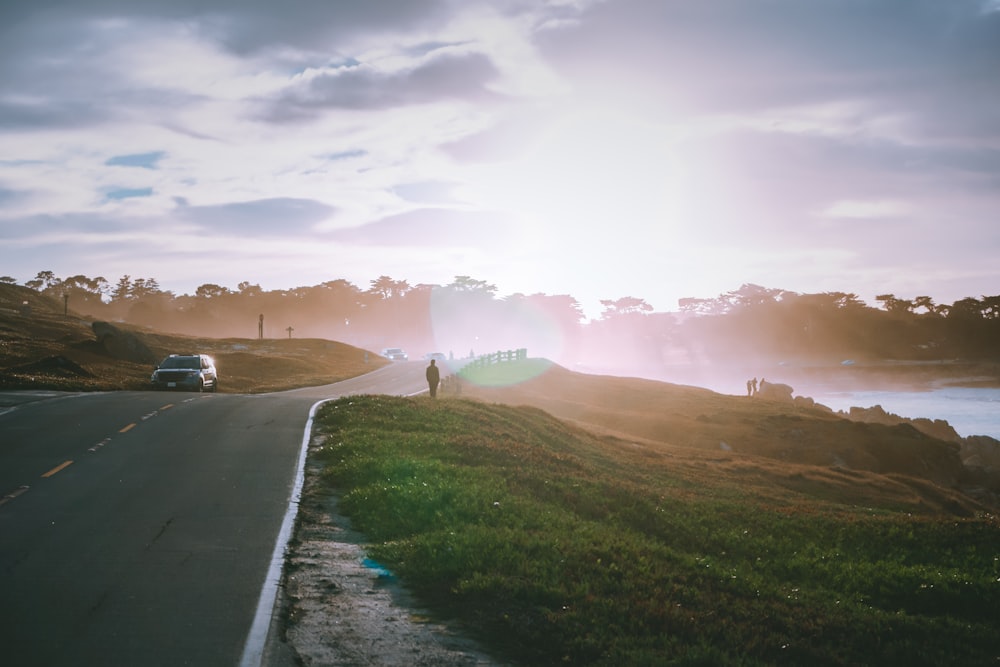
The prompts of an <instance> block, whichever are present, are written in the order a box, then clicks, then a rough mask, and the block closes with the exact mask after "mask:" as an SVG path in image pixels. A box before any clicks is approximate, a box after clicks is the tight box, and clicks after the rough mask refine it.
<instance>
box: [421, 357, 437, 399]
mask: <svg viewBox="0 0 1000 667" xmlns="http://www.w3.org/2000/svg"><path fill="white" fill-rule="evenodd" d="M424 374H425V375H426V376H427V387H428V388H429V389H430V390H431V398H437V394H438V382H440V381H441V371H440V370H438V367H437V362H435V361H434V360H433V359H431V365H430V366H428V367H427V371H426V372H425V373H424Z"/></svg>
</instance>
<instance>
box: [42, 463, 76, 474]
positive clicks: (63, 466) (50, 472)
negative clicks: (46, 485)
mask: <svg viewBox="0 0 1000 667" xmlns="http://www.w3.org/2000/svg"><path fill="white" fill-rule="evenodd" d="M72 463H73V462H72V461H63V462H62V463H60V464H59V465H57V466H56V467H55V468H53V469H52V470H50V471H48V472H47V473H45V474H44V475H42V477H52V475H54V474H56V473H57V472H59V471H60V470H62V469H63V468H65V467H67V466H69V465H70V464H72Z"/></svg>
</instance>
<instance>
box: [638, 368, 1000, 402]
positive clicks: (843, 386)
mask: <svg viewBox="0 0 1000 667" xmlns="http://www.w3.org/2000/svg"><path fill="white" fill-rule="evenodd" d="M618 372H621V371H618ZM626 372H627V371H626ZM646 377H649V376H646ZM752 378H756V379H757V380H758V381H759V380H760V379H761V378H765V379H767V380H768V381H770V382H781V383H784V384H788V385H790V386H791V387H792V388H793V389H794V393H795V394H796V395H798V396H809V395H810V392H818V393H829V392H834V391H915V392H916V391H934V390H935V389H941V388H944V387H969V388H1000V361H963V360H942V361H897V360H877V361H850V362H847V361H845V362H840V363H830V362H817V361H790V362H783V361H781V362H776V361H769V360H768V361H762V362H760V363H756V364H750V363H743V364H675V365H672V366H669V367H667V368H665V369H664V370H663V371H661V373H660V374H658V377H654V378H652V379H656V380H662V381H664V382H671V383H675V384H689V385H694V386H701V387H706V388H708V389H712V390H713V391H718V392H720V393H726V394H737V395H741V394H743V393H744V391H745V387H746V382H747V380H750V379H752Z"/></svg>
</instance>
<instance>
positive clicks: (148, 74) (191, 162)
mask: <svg viewBox="0 0 1000 667" xmlns="http://www.w3.org/2000/svg"><path fill="white" fill-rule="evenodd" d="M998 251H1000V0H697V1H695V0H534V1H532V0H495V1H492V2H487V1H485V0H284V1H283V2H271V1H265V0H246V1H244V2H223V1H221V0H73V1H70V0H30V1H22V0H13V2H10V1H8V2H5V3H3V5H2V8H0V275H6V276H10V277H13V278H15V279H16V280H17V282H19V283H23V282H25V281H27V280H30V279H32V278H34V277H35V275H36V274H37V273H38V272H39V271H53V272H54V273H55V274H56V275H57V276H59V277H63V278H65V277H69V276H71V275H77V274H83V275H86V276H89V277H96V276H103V277H105V278H107V279H108V280H109V282H111V283H114V282H116V281H117V279H118V278H119V277H121V276H123V275H129V276H131V277H132V278H138V277H143V278H155V279H156V280H157V281H158V282H159V284H160V287H161V288H163V289H167V290H171V291H173V292H175V293H176V294H193V293H194V291H195V289H196V288H197V287H198V286H200V285H202V284H205V283H212V284H218V285H222V286H225V287H229V288H230V289H235V288H236V286H237V285H238V284H239V283H241V282H244V281H246V282H249V283H251V284H257V285H260V286H261V287H262V288H263V289H266V290H276V289H290V288H293V287H298V286H312V285H318V284H320V283H323V282H326V281H329V280H336V279H346V280H349V281H351V282H352V283H354V284H356V285H357V286H359V287H361V288H362V289H368V288H369V287H370V283H371V281H373V280H375V279H376V278H378V277H379V276H383V275H387V276H389V277H391V278H393V279H395V280H405V281H407V282H408V283H410V284H411V285H417V284H438V285H446V284H449V283H450V282H452V280H453V278H454V277H455V276H460V275H461V276H470V277H472V278H473V279H475V280H482V281H485V282H487V283H489V284H492V285H495V286H496V287H497V295H498V296H504V295H510V294H515V293H524V294H536V293H544V294H551V295H561V294H569V295H572V296H573V297H575V298H576V299H577V300H578V301H579V302H580V304H581V305H582V306H583V309H584V311H585V312H586V313H587V314H588V315H589V316H597V315H598V314H599V313H600V311H601V306H600V301H601V300H614V299H618V298H621V297H626V296H631V297H638V298H641V299H644V300H645V301H646V302H647V303H648V304H649V305H650V306H652V308H653V309H654V310H655V311H657V312H665V311H674V310H677V301H678V299H680V298H684V297H698V298H712V297H715V296H718V295H719V294H722V293H725V292H728V291H732V290H735V289H738V288H739V286H740V285H742V284H744V283H753V284H757V285H762V286H764V287H769V288H779V289H785V290H791V291H795V292H800V293H819V292H828V291H838V292H853V293H855V294H857V295H859V296H860V297H861V298H862V299H864V300H865V301H867V302H868V303H870V304H871V305H877V304H876V303H875V302H874V297H875V296H876V295H878V294H885V293H892V294H895V295H896V296H897V297H899V298H913V297H915V296H920V295H929V296H931V297H933V298H934V299H935V301H936V302H937V303H952V302H953V301H955V300H958V299H961V298H964V297H968V296H973V297H979V296H983V295H995V294H998V293H1000V261H998Z"/></svg>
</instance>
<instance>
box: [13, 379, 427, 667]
mask: <svg viewBox="0 0 1000 667" xmlns="http://www.w3.org/2000/svg"><path fill="white" fill-rule="evenodd" d="M422 376H423V365H422V364H420V363H418V362H411V363H404V364H393V365H391V366H387V367H385V368H382V369H380V370H378V371H375V372H373V373H371V374H368V375H365V376H362V377H360V378H354V379H352V380H348V381H346V382H342V383H337V384H334V385H327V386H325V387H311V388H308V389H301V390H295V391H288V392H280V393H273V394H260V395H237V394H224V393H222V394H182V393H158V392H109V393H94V394H72V393H58V392H0V661H2V662H3V663H4V664H5V665H12V666H14V665H16V666H21V665H46V666H59V665H74V666H79V665H102V666H105V665H106V666H112V665H129V666H132V665H144V666H152V665H171V666H176V665H212V666H215V665H237V664H239V663H240V661H241V657H244V658H245V656H244V651H245V649H246V647H247V645H248V643H249V641H248V637H251V636H252V632H251V628H252V626H253V625H254V620H255V616H256V617H260V616H261V614H260V613H259V612H258V607H259V606H261V605H260V604H259V603H260V601H261V600H262V599H263V600H264V602H265V603H266V602H267V600H266V596H263V595H262V590H266V588H267V585H266V583H267V578H268V576H269V570H270V569H273V568H272V561H273V560H274V558H273V555H274V553H276V552H277V553H279V554H280V553H281V552H280V544H279V548H278V549H276V543H278V542H277V541H278V539H279V532H280V530H281V527H282V525H283V524H286V525H287V523H288V520H287V516H288V515H289V511H288V507H289V502H290V499H291V498H292V495H293V492H294V488H295V482H296V476H297V473H298V461H299V457H300V453H301V451H302V445H303V442H304V428H305V427H306V423H307V418H308V415H309V412H310V408H311V407H312V406H313V405H314V404H315V403H316V402H317V401H319V400H322V399H326V398H335V397H339V396H344V395H353V394H361V393H387V394H397V395H406V394H412V393H416V392H419V391H421V390H422V389H423V388H424V387H425V384H424V382H423V377H422ZM272 577H273V573H272ZM272 583H273V582H272ZM265 611H269V610H265ZM258 620H259V619H258ZM244 661H245V660H244ZM245 662H246V661H245Z"/></svg>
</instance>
